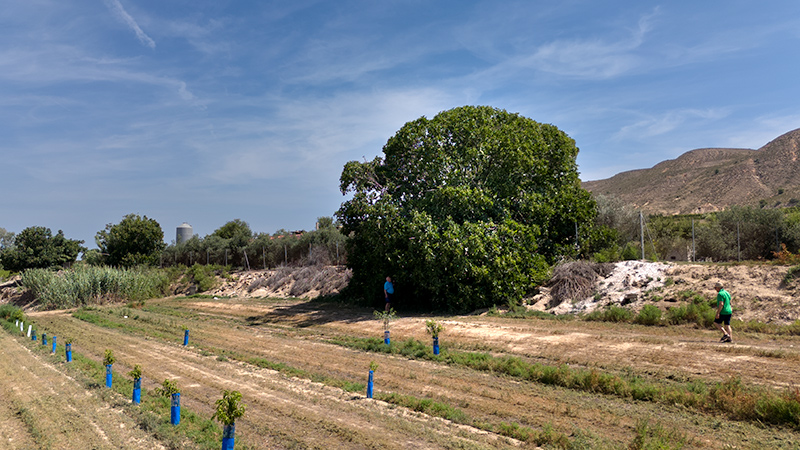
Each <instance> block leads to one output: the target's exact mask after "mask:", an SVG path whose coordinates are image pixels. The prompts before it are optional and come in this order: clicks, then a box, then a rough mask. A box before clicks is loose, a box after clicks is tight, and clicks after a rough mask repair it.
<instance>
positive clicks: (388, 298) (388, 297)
mask: <svg viewBox="0 0 800 450" xmlns="http://www.w3.org/2000/svg"><path fill="white" fill-rule="evenodd" d="M393 295H394V294H386V303H392V296H393Z"/></svg>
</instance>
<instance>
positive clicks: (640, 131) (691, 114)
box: [614, 108, 730, 140]
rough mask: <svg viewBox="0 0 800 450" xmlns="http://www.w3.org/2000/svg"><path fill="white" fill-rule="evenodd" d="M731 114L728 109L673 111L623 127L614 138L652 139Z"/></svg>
mask: <svg viewBox="0 0 800 450" xmlns="http://www.w3.org/2000/svg"><path fill="white" fill-rule="evenodd" d="M729 114H730V111H729V110H728V109H726V108H714V109H679V110H671V111H667V112H665V113H663V114H661V115H653V116H649V117H646V118H644V119H642V120H639V121H638V122H636V123H633V124H630V125H626V126H623V127H622V128H621V129H620V130H619V132H617V133H616V134H615V135H614V138H615V139H617V140H621V139H630V138H636V139H642V138H650V137H654V136H659V135H663V134H665V133H669V132H671V131H674V130H675V129H677V128H679V127H680V126H681V125H683V124H685V123H686V122H688V121H692V120H709V121H713V120H719V119H722V118H724V117H726V116H728V115H729Z"/></svg>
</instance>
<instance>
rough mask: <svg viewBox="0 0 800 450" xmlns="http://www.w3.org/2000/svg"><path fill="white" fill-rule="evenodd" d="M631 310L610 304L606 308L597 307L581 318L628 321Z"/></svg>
mask: <svg viewBox="0 0 800 450" xmlns="http://www.w3.org/2000/svg"><path fill="white" fill-rule="evenodd" d="M632 318H633V311H631V310H629V309H627V308H623V307H621V306H610V307H608V308H606V309H602V310H600V309H597V310H594V311H592V312H591V313H589V314H587V315H586V316H584V318H583V320H588V321H597V322H630V320H631V319H632Z"/></svg>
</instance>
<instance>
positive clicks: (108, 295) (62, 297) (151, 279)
mask: <svg viewBox="0 0 800 450" xmlns="http://www.w3.org/2000/svg"><path fill="white" fill-rule="evenodd" d="M22 286H23V287H25V288H26V289H29V290H30V291H31V293H32V294H33V296H34V298H36V299H37V300H39V303H40V304H41V306H42V308H43V309H64V308H74V307H78V306H84V305H91V304H102V303H105V302H109V301H140V300H146V299H150V298H156V297H161V296H163V295H165V294H166V293H167V291H168V287H169V279H168V277H167V275H166V274H165V273H164V272H162V271H158V270H155V269H138V268H133V269H115V268H111V267H94V266H78V267H76V268H74V269H71V270H67V271H59V272H53V271H51V270H47V269H29V270H26V271H25V272H23V273H22Z"/></svg>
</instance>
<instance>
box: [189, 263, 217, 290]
mask: <svg viewBox="0 0 800 450" xmlns="http://www.w3.org/2000/svg"><path fill="white" fill-rule="evenodd" d="M217 268H218V267H217V266H201V265H200V264H196V263H195V264H194V265H192V267H189V268H188V269H187V270H186V275H188V276H190V277H191V278H192V279H193V280H194V282H195V283H196V284H197V291H198V292H206V291H210V290H211V289H214V288H215V287H216V286H217V277H216V269H217Z"/></svg>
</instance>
